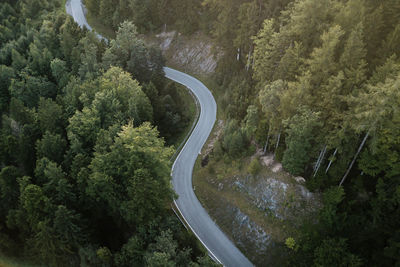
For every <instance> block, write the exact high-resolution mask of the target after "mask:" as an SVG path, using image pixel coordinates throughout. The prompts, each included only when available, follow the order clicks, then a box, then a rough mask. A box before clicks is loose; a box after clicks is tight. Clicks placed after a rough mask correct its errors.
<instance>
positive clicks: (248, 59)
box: [246, 45, 253, 71]
mask: <svg viewBox="0 0 400 267" xmlns="http://www.w3.org/2000/svg"><path fill="white" fill-rule="evenodd" d="M252 50H253V47H252V46H251V45H250V49H249V55H248V56H247V64H246V71H249V69H250V65H251V52H252Z"/></svg>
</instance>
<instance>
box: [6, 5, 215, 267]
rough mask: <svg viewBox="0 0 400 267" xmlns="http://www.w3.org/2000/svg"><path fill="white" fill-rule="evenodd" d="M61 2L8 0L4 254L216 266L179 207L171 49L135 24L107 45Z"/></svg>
mask: <svg viewBox="0 0 400 267" xmlns="http://www.w3.org/2000/svg"><path fill="white" fill-rule="evenodd" d="M87 2H88V4H90V1H87ZM103 2H104V1H103ZM61 3H62V1H58V0H38V1H25V0H21V1H15V2H12V1H3V2H1V3H0V40H1V41H0V114H1V124H0V126H1V127H0V254H2V255H3V254H6V255H10V256H16V257H22V258H26V259H28V260H29V261H30V262H33V263H35V264H40V265H43V266H79V265H82V266H143V265H144V264H146V265H150V266H155V265H157V264H158V266H162V265H164V263H167V262H168V263H171V264H172V263H173V266H188V265H192V266H196V265H197V262H199V263H200V264H203V265H205V266H207V265H208V266H213V265H214V264H213V262H212V261H211V260H210V259H209V258H208V257H207V256H204V253H203V252H202V251H201V249H200V248H199V247H198V245H197V244H196V241H195V238H194V237H193V236H191V235H190V233H188V232H186V231H184V230H182V225H181V224H180V222H179V220H178V219H177V218H176V217H175V215H174V214H173V213H172V211H171V210H170V204H171V202H172V201H173V198H174V197H175V194H174V192H173V190H172V188H171V184H170V167H171V166H170V165H171V164H170V157H171V155H172V154H173V153H172V151H173V148H172V147H170V146H169V145H167V144H166V141H167V142H169V143H170V142H171V140H172V139H173V137H174V136H175V135H176V134H178V133H180V131H181V130H182V129H184V128H185V127H186V126H187V123H188V122H189V118H188V117H187V115H185V114H184V110H185V105H180V104H181V102H182V100H181V99H179V97H180V94H179V93H178V89H177V87H176V86H175V85H174V84H171V83H167V82H166V80H165V78H164V73H163V70H162V68H163V66H164V59H163V57H162V56H161V52H160V51H159V50H158V49H156V48H153V47H148V46H146V45H145V43H144V42H143V41H142V40H141V39H140V38H139V37H138V35H137V32H136V26H135V25H134V24H132V23H130V22H124V23H122V24H121V25H120V27H119V30H118V32H117V36H116V39H115V40H111V41H110V44H106V43H105V42H103V41H101V40H99V39H97V37H96V35H95V34H94V33H92V32H87V30H83V29H81V28H79V26H78V25H77V24H76V23H75V22H74V21H73V20H72V18H70V17H67V16H66V15H65V14H64V12H61V11H57V10H58V9H60V8H61V7H62V6H61ZM114 6H115V5H113V2H112V1H109V2H107V3H106V2H104V3H102V4H101V5H100V7H99V12H100V13H101V14H104V15H110V14H109V13H110V12H113V11H112V9H113V8H114ZM111 15H114V14H113V13H112V14H111ZM114 17H115V16H114ZM114 20H115V21H117V19H115V18H113V22H114ZM120 22H121V21H120V20H118V22H116V23H117V24H115V25H119V24H120ZM169 99H174V101H172V100H169ZM155 107H157V108H155ZM154 125H155V126H154ZM157 126H159V128H157ZM158 129H160V131H161V132H159V130H158ZM163 137H165V138H166V141H165V140H164V138H163ZM166 244H168V246H166ZM203 256H204V257H203ZM197 258H198V259H197Z"/></svg>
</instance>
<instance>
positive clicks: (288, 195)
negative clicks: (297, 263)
mask: <svg viewBox="0 0 400 267" xmlns="http://www.w3.org/2000/svg"><path fill="white" fill-rule="evenodd" d="M233 187H235V188H236V189H237V190H239V191H240V192H242V193H245V194H246V195H247V197H248V198H249V199H250V200H251V202H252V203H253V204H254V205H255V206H257V207H258V208H259V209H260V210H263V211H265V215H266V216H268V215H271V214H272V215H273V216H275V217H276V218H278V219H281V220H289V221H291V222H293V223H295V224H300V223H301V219H302V218H304V217H305V216H308V215H310V214H312V213H314V212H316V211H317V209H318V204H317V203H318V199H317V197H316V196H315V195H314V194H313V193H311V192H310V191H308V190H307V189H306V188H305V187H304V186H302V185H299V184H295V183H293V184H290V183H285V182H282V181H279V180H277V179H274V178H268V177H267V178H264V177H261V178H258V179H257V180H256V181H255V179H252V177H251V176H250V175H249V176H247V177H242V178H239V177H237V180H236V181H235V182H234V183H233Z"/></svg>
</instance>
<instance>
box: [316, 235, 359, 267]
mask: <svg viewBox="0 0 400 267" xmlns="http://www.w3.org/2000/svg"><path fill="white" fill-rule="evenodd" d="M314 266H351V267H357V266H362V262H361V260H360V259H359V258H358V257H357V256H355V255H353V254H351V253H349V252H348V247H347V245H346V240H345V239H339V240H337V239H327V240H324V241H323V242H322V245H321V246H319V247H318V248H317V249H316V250H315V252H314Z"/></svg>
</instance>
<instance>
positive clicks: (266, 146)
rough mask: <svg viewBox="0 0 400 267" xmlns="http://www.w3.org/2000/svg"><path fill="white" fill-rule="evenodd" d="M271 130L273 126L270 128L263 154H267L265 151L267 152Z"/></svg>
mask: <svg viewBox="0 0 400 267" xmlns="http://www.w3.org/2000/svg"><path fill="white" fill-rule="evenodd" d="M270 130H271V128H268V135H267V141H266V142H265V146H264V151H263V155H265V153H266V152H267V148H268V141H269V132H270Z"/></svg>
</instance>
